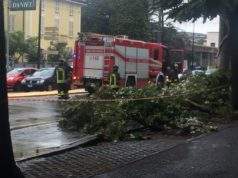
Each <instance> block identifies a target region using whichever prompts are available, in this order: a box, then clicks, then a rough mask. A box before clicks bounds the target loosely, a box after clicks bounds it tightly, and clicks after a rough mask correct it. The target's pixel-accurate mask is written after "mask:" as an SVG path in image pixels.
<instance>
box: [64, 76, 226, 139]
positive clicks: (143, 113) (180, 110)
mask: <svg viewBox="0 0 238 178" xmlns="http://www.w3.org/2000/svg"><path fill="white" fill-rule="evenodd" d="M229 93H230V92H229V75H228V74H225V73H222V72H218V73H215V74H213V75H210V76H206V75H199V76H192V77H190V78H188V79H185V80H183V81H181V82H180V83H174V84H171V85H170V86H169V87H165V88H162V89H158V88H157V87H156V86H155V85H153V84H148V85H147V86H146V87H144V88H142V89H135V88H121V89H119V90H118V91H115V90H113V89H111V88H110V87H107V86H105V87H102V88H101V89H100V90H99V91H98V92H97V93H96V94H95V95H94V96H93V97H92V98H91V99H89V101H88V102H86V103H78V104H74V105H68V107H67V108H66V109H65V111H64V112H63V116H64V117H65V119H64V120H62V121H60V125H61V126H62V127H64V128H67V129H73V130H80V131H84V132H86V133H100V134H102V135H103V136H104V137H105V138H106V139H109V140H118V139H123V138H125V136H127V135H128V134H129V133H128V131H129V128H130V129H131V128H134V127H135V126H136V127H138V126H140V127H143V128H147V129H153V130H164V129H166V128H174V129H180V130H181V131H183V132H185V133H192V134H196V133H203V132H207V131H209V130H213V129H214V128H213V127H210V126H207V125H208V123H209V122H210V120H209V118H211V117H213V116H214V115H216V117H217V116H219V115H220V116H223V115H222V114H224V113H225V112H224V111H228V108H229V104H228V103H229ZM152 97H153V98H152ZM141 98H142V99H141ZM145 98H148V99H145ZM97 99H99V100H108V99H109V100H111V99H116V100H115V101H107V102H106V101H100V102H96V101H95V100H97Z"/></svg>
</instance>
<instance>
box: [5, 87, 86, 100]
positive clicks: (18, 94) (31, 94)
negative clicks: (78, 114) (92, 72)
mask: <svg viewBox="0 0 238 178" xmlns="http://www.w3.org/2000/svg"><path fill="white" fill-rule="evenodd" d="M84 92H85V90H84V89H76V90H70V91H69V94H80V93H84ZM55 95H57V91H56V90H54V91H34V92H9V93H8V98H10V99H11V98H24V97H37V96H55Z"/></svg>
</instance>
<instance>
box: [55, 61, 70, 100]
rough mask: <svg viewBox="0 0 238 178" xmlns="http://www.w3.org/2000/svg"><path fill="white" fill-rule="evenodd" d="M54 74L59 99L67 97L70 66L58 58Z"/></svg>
mask: <svg viewBox="0 0 238 178" xmlns="http://www.w3.org/2000/svg"><path fill="white" fill-rule="evenodd" d="M56 76H57V88H58V96H59V99H69V93H68V92H69V89H70V85H71V67H70V66H69V65H68V64H67V63H66V62H65V61H64V60H60V62H59V65H58V66H57V68H56Z"/></svg>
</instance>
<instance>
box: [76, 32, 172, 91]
mask: <svg viewBox="0 0 238 178" xmlns="http://www.w3.org/2000/svg"><path fill="white" fill-rule="evenodd" d="M167 57H168V52H167V47H166V46H164V45H162V44H158V43H147V42H144V41H137V40H131V39H128V38H127V37H125V36H116V37H115V36H108V35H99V34H92V33H88V34H79V38H78V40H77V41H76V42H75V56H74V62H73V82H74V84H75V85H78V86H79V85H83V86H84V87H85V89H86V90H89V88H92V87H100V86H102V85H104V84H107V83H108V77H109V75H110V73H111V72H112V69H113V66H114V65H117V66H118V71H119V74H120V79H121V80H120V85H121V86H133V87H138V88H140V87H143V86H145V85H146V84H147V83H148V81H153V80H154V79H155V78H156V76H157V74H158V73H159V72H160V71H162V70H163V69H162V67H163V63H165V62H166V58H167Z"/></svg>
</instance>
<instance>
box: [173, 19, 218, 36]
mask: <svg viewBox="0 0 238 178" xmlns="http://www.w3.org/2000/svg"><path fill="white" fill-rule="evenodd" d="M175 26H176V27H177V28H179V29H182V30H184V31H187V32H193V23H191V22H188V23H182V24H180V23H175ZM218 31H219V19H218V18H216V19H214V20H212V21H207V22H206V23H205V24H203V20H202V19H199V20H198V21H196V22H195V32H197V33H204V34H206V33H207V32H218Z"/></svg>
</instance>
